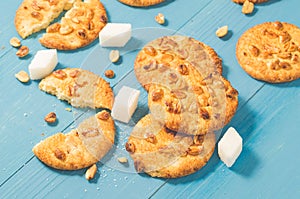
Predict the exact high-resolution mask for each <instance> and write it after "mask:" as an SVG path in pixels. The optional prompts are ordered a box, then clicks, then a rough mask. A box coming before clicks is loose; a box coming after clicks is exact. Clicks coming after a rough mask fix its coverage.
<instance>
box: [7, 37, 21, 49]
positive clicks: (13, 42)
mask: <svg viewBox="0 0 300 199" xmlns="http://www.w3.org/2000/svg"><path fill="white" fill-rule="evenodd" d="M9 44H10V45H11V46H12V47H15V48H18V47H20V46H21V41H20V39H18V38H17V37H12V38H11V39H10V40H9Z"/></svg>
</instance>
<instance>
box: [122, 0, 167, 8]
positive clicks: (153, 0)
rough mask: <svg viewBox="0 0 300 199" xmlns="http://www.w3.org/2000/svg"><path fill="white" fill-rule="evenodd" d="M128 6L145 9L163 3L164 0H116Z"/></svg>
mask: <svg viewBox="0 0 300 199" xmlns="http://www.w3.org/2000/svg"><path fill="white" fill-rule="evenodd" d="M118 1H120V2H122V3H124V4H126V5H129V6H136V7H146V6H152V5H156V4H159V3H162V2H164V0H118Z"/></svg>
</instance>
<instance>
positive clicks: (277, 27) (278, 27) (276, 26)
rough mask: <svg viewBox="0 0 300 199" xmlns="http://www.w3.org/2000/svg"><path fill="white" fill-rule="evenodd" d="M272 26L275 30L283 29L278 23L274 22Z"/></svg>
mask: <svg viewBox="0 0 300 199" xmlns="http://www.w3.org/2000/svg"><path fill="white" fill-rule="evenodd" d="M273 25H274V27H275V28H276V29H277V30H282V29H283V25H282V23H281V22H279V21H275V22H274V23H273Z"/></svg>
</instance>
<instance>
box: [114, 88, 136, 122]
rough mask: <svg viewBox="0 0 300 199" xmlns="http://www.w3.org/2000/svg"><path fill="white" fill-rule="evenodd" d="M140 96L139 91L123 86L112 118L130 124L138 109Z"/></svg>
mask: <svg viewBox="0 0 300 199" xmlns="http://www.w3.org/2000/svg"><path fill="white" fill-rule="evenodd" d="M139 96H140V91H139V90H136V89H133V88H130V87H127V86H123V87H122V88H121V89H120V91H119V93H118V94H117V96H116V99H115V102H114V105H113V108H112V112H111V115H112V117H113V118H114V119H116V120H119V121H121V122H124V123H128V122H129V120H130V118H131V116H132V114H133V113H134V111H135V109H136V107H137V104H138V98H139Z"/></svg>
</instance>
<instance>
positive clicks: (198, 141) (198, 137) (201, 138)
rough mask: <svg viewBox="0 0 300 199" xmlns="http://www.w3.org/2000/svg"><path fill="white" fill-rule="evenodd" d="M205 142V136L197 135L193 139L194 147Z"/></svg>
mask: <svg viewBox="0 0 300 199" xmlns="http://www.w3.org/2000/svg"><path fill="white" fill-rule="evenodd" d="M203 141H204V136H203V135H195V136H194V138H193V142H194V145H201V144H202V143H203Z"/></svg>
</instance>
